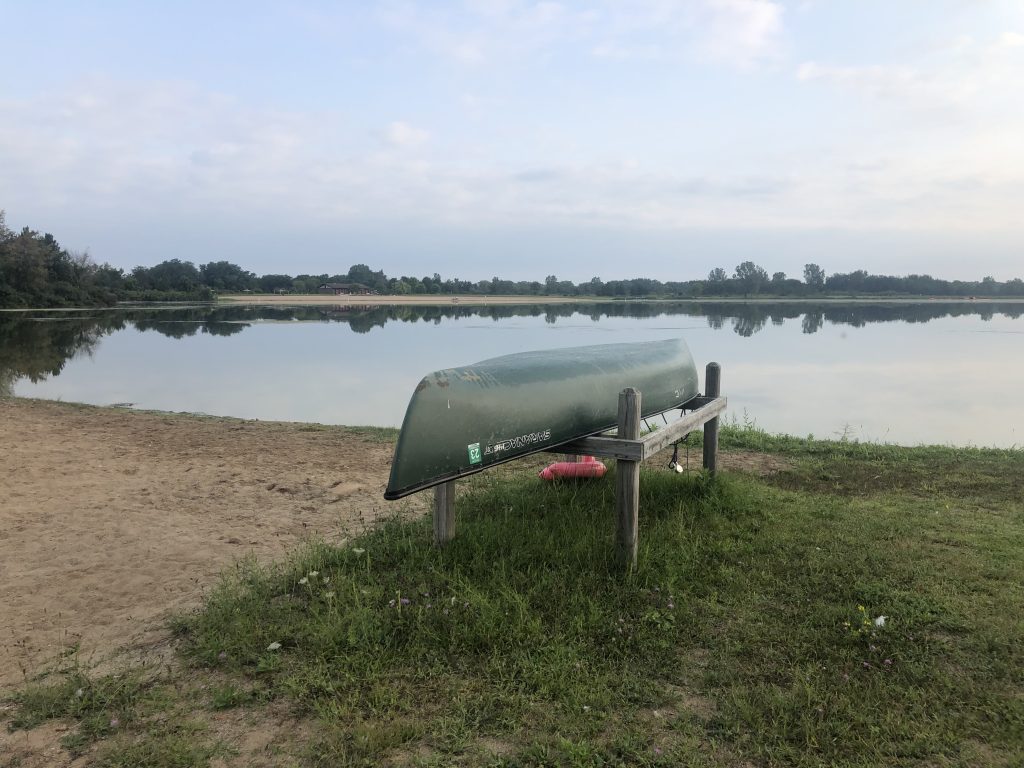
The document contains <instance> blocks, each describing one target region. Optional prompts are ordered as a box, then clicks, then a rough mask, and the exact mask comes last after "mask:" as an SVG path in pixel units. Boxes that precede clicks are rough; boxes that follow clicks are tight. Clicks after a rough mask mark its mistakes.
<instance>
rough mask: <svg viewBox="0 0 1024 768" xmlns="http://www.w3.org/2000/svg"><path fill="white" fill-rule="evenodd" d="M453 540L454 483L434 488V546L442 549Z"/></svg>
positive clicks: (442, 484)
mask: <svg viewBox="0 0 1024 768" xmlns="http://www.w3.org/2000/svg"><path fill="white" fill-rule="evenodd" d="M454 538H455V481H454V480H449V481H448V482H446V483H441V485H435V486H434V544H436V545H437V546H439V547H443V546H444V545H445V544H447V543H448V542H449V541H451V540H452V539H454Z"/></svg>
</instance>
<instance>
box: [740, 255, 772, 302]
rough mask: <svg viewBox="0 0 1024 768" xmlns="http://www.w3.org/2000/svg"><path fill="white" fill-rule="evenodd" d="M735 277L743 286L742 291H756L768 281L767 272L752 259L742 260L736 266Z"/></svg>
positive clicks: (745, 292)
mask: <svg viewBox="0 0 1024 768" xmlns="http://www.w3.org/2000/svg"><path fill="white" fill-rule="evenodd" d="M735 278H736V280H737V282H739V284H740V285H741V286H742V287H743V293H744V294H749V293H757V292H758V291H760V290H761V286H762V285H764V284H765V283H767V282H768V273H767V272H766V271H765V270H764V269H762V268H761V267H759V266H757V264H755V263H754V262H752V261H744V262H743V263H742V264H739V265H738V266H737V267H736V274H735Z"/></svg>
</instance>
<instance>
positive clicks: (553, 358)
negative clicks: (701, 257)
mask: <svg viewBox="0 0 1024 768" xmlns="http://www.w3.org/2000/svg"><path fill="white" fill-rule="evenodd" d="M626 387H636V388H637V389H639V390H640V392H641V395H642V412H643V415H645V416H649V415H652V414H656V413H661V412H662V411H667V410H669V409H670V408H674V407H676V406H679V405H682V404H683V403H685V402H687V401H688V400H690V399H692V398H693V397H695V396H696V395H697V394H698V393H697V369H696V367H695V366H694V363H693V357H692V356H691V355H690V350H689V348H688V347H687V346H686V342H684V341H683V340H682V339H669V340H667V341H650V342H641V343H636V344H601V345H598V346H593V347H573V348H571V349H552V350H544V351H540V352H521V353H519V354H514V355H506V356H504V357H496V358H494V359H492V360H484V361H482V362H479V363H476V364H475V365H467V366H465V367H462V368H448V369H445V370H441V371H435V372H434V373H430V374H428V375H427V376H426V377H424V378H423V380H422V381H421V382H420V383H419V385H418V386H417V387H416V391H415V392H414V393H413V396H412V400H410V401H409V408H408V409H407V410H406V412H405V420H404V421H403V422H402V431H401V433H400V434H399V436H398V444H397V446H396V447H395V456H394V460H393V462H392V464H391V478H390V480H389V481H388V487H387V490H386V491H385V492H384V498H385V499H400V498H402V497H403V496H408V495H409V494H410V493H415V492H416V491H421V490H423V489H424V488H429V487H431V486H434V485H438V484H439V483H443V482H445V481H447V480H452V479H454V478H456V477H462V476H464V475H469V474H472V473H474V472H479V471H480V470H482V469H486V468H487V467H490V466H493V465H495V464H500V463H502V462H505V461H509V460H511V459H516V458H519V457H521V456H525V455H527V454H530V453H537V452H539V451H546V450H550V449H552V448H555V447H557V446H558V445H561V444H562V443H567V442H570V441H571V440H575V439H577V438H580V437H586V436H587V435H593V434H596V433H598V432H603V431H605V430H607V429H611V428H612V427H614V426H615V424H616V420H617V413H618V394H619V392H621V391H622V390H623V389H625V388H626Z"/></svg>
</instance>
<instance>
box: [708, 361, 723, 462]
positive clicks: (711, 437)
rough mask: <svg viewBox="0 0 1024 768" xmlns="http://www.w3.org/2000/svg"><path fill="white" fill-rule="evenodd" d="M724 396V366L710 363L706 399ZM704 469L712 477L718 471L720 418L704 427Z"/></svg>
mask: <svg viewBox="0 0 1024 768" xmlns="http://www.w3.org/2000/svg"><path fill="white" fill-rule="evenodd" d="M721 394H722V366H720V365H719V364H718V363H708V367H707V369H706V370H705V372H704V395H705V397H718V396H719V395H721ZM704 469H706V470H707V471H708V474H709V475H711V476H712V477H714V476H715V470H716V469H718V417H717V416H715V418H713V419H712V420H711V421H709V422H708V423H707V424H705V425H704Z"/></svg>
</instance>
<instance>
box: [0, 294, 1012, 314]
mask: <svg viewBox="0 0 1024 768" xmlns="http://www.w3.org/2000/svg"><path fill="white" fill-rule="evenodd" d="M565 304H588V305H589V304H719V305H744V304H755V305H756V304H790V305H794V304H795V305H808V306H813V305H820V304H830V305H835V306H844V305H845V306H853V305H859V306H872V305H874V306H877V305H893V304H897V305H906V306H914V305H925V306H927V305H932V304H965V305H975V306H989V305H994V304H1024V297H1022V296H1009V297H992V296H985V297H976V298H970V297H966V296H889V297H881V296H852V297H850V296H847V297H843V296H819V297H811V296H754V297H748V298H744V297H742V296H706V297H690V296H688V297H679V298H657V297H653V298H652V297H644V296H640V297H608V296H474V295H460V296H451V295H443V296H442V295H421V296H388V295H382V296H326V295H321V294H299V295H260V294H253V295H246V294H225V295H222V296H218V297H217V298H216V299H214V300H213V301H209V302H204V301H150V302H122V303H118V304H115V305H113V306H95V307H93V306H73V307H7V308H0V316H2V315H4V314H10V315H17V314H23V313H26V312H67V313H73V312H118V311H126V310H133V309H165V308H174V309H186V308H193V307H194V308H203V307H232V306H234V307H243V306H261V305H265V306H292V307H301V306H320V305H332V306H336V305H343V306H362V307H380V306H424V307H486V306H531V305H565Z"/></svg>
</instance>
